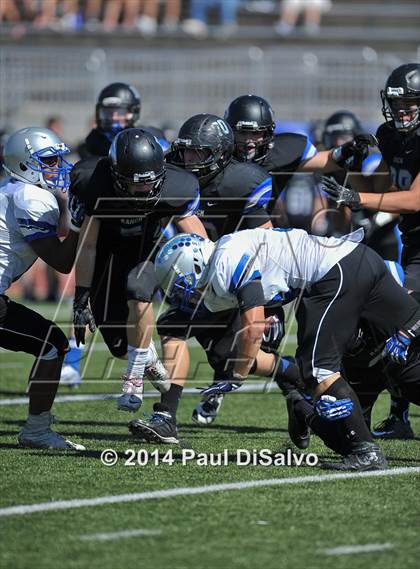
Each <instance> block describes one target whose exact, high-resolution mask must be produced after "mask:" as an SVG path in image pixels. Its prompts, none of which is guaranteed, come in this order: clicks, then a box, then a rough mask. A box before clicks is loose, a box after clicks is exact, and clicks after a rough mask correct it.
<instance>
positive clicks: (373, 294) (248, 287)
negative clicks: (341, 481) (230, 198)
mask: <svg viewBox="0 0 420 569" xmlns="http://www.w3.org/2000/svg"><path fill="white" fill-rule="evenodd" d="M362 237H363V232H362V231H360V230H359V231H357V232H355V233H353V234H350V235H347V236H345V237H344V238H341V239H336V238H324V237H315V236H312V235H308V234H307V233H306V232H305V231H303V230H298V229H290V230H278V229H268V230H260V229H254V230H245V231H241V232H238V233H236V234H231V235H227V236H225V237H223V238H221V239H220V240H219V241H218V242H217V244H216V245H215V247H214V251H213V252H212V254H211V256H210V258H209V259H208V261H207V263H206V264H205V268H204V271H203V270H201V266H202V263H197V267H198V268H199V271H198V270H196V269H195V265H194V272H191V273H189V274H185V273H183V272H182V271H181V270H180V269H179V267H180V266H182V265H181V263H182V259H183V256H184V255H185V254H187V253H185V250H186V248H184V247H182V248H181V247H174V245H176V241H175V240H176V239H178V240H179V239H180V236H178V237H175V238H174V239H173V240H171V241H169V242H168V243H167V244H166V245H165V246H164V247H163V248H162V249H161V251H160V252H159V254H158V256H157V258H156V262H155V267H156V272H157V275H158V280H159V281H160V283H161V284H162V286H163V288H164V289H165V290H166V292H167V293H168V294H169V295H170V296H171V297H172V299H174V298H176V297H178V298H179V301H180V302H185V301H188V300H189V299H190V298H191V297H192V296H193V295H194V296H195V297H196V302H197V303H198V304H200V303H201V302H202V303H203V304H204V306H205V307H206V308H207V309H208V310H210V311H211V312H218V311H222V310H226V309H229V308H232V307H235V306H239V308H240V309H241V312H242V315H241V331H240V333H239V340H238V342H239V347H238V354H237V359H236V361H235V365H234V368H233V370H232V376H231V381H224V382H221V383H220V384H219V389H218V391H219V392H220V393H227V392H230V391H233V390H236V389H238V388H240V386H241V385H242V382H243V381H244V380H245V378H246V377H247V376H248V375H249V372H250V370H251V368H252V366H253V364H254V361H255V358H256V356H257V354H258V351H259V349H260V346H261V341H262V336H263V332H264V328H265V315H264V305H266V304H267V303H269V302H270V301H272V300H273V298H276V297H277V298H278V297H279V295H285V294H287V293H291V292H292V291H296V290H298V291H302V293H303V294H302V298H301V300H300V302H299V305H298V307H297V311H296V319H297V323H298V349H297V353H296V357H297V360H298V363H299V367H300V372H301V377H302V380H303V381H304V383H305V385H306V387H307V388H308V389H311V390H312V392H313V396H314V401H315V407H316V410H317V413H318V415H319V416H320V417H321V418H323V419H326V420H329V421H331V432H332V433H333V436H334V437H335V438H337V439H338V440H339V441H341V442H342V443H343V445H344V443H346V445H347V448H348V452H347V453H346V454H347V456H346V458H345V460H346V462H345V464H344V463H335V464H332V465H331V466H332V467H333V468H338V469H343V468H349V469H352V470H369V469H380V468H385V467H386V466H387V463H386V459H385V457H384V456H383V454H382V452H381V450H380V448H379V447H378V446H377V445H376V444H375V443H374V441H373V439H372V435H371V433H370V431H369V429H368V428H367V425H366V423H365V421H364V418H363V413H362V410H361V407H360V403H359V401H358V399H357V396H356V394H355V392H354V391H353V389H352V388H351V387H350V385H349V384H348V383H347V382H346V381H345V380H344V379H343V377H342V376H341V373H340V370H341V365H342V359H343V356H344V353H345V350H346V346H347V345H348V344H349V343H350V342H351V340H352V338H353V336H354V334H355V333H357V330H358V326H359V320H360V318H361V317H362V316H364V317H365V318H367V319H368V320H369V321H370V322H372V323H374V324H375V325H378V326H380V327H381V329H383V330H386V332H387V336H388V337H389V338H390V339H389V341H388V342H387V344H386V349H387V350H388V351H389V352H392V354H393V356H394V357H397V358H400V359H404V357H406V355H407V353H408V350H409V347H410V343H411V341H412V339H414V338H415V337H417V336H418V335H420V309H419V306H418V305H417V303H416V302H415V301H414V300H413V299H411V298H410V297H409V296H408V295H407V293H406V292H405V291H404V290H402V289H401V287H400V286H399V285H398V284H397V283H396V282H395V280H394V279H393V277H392V276H391V275H390V273H389V272H388V270H387V268H386V266H385V264H384V262H383V260H382V259H381V258H380V257H379V256H378V255H377V254H376V253H375V252H374V251H372V250H371V249H369V248H368V247H366V246H364V245H362V244H360V240H361V239H362ZM196 240H197V242H198V243H197V244H196V245H195V247H194V248H195V249H196V255H197V257H198V258H199V257H200V256H203V253H202V249H203V248H204V247H208V242H207V241H205V240H202V239H200V238H198V237H197V238H196ZM215 389H216V386H213V392H215Z"/></svg>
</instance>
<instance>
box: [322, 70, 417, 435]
mask: <svg viewBox="0 0 420 569" xmlns="http://www.w3.org/2000/svg"><path fill="white" fill-rule="evenodd" d="M381 99H382V113H383V115H384V118H385V122H384V123H383V124H382V125H381V126H380V127H379V129H378V131H377V134H376V136H377V139H378V146H379V150H380V151H381V154H382V157H383V160H382V165H383V166H384V167H385V168H386V169H387V171H388V173H389V175H388V176H377V177H373V176H372V177H370V178H366V177H363V178H362V177H359V176H352V187H353V188H354V189H353V190H351V189H349V188H345V187H344V186H338V185H337V184H334V182H328V180H327V181H326V191H327V192H328V193H330V195H331V196H332V198H333V199H335V200H336V201H337V203H339V204H340V205H347V206H349V207H351V208H352V209H359V208H361V207H362V208H365V209H372V210H376V211H378V210H380V211H382V212H389V213H391V214H400V215H401V222H400V224H399V228H400V231H401V234H402V242H403V251H402V265H403V268H404V272H405V285H404V286H405V287H406V288H407V289H408V290H409V291H415V292H418V291H419V290H420V240H419V235H420V175H419V164H420V64H418V63H408V64H404V65H401V66H399V67H397V69H394V71H393V72H392V73H391V75H390V76H389V77H388V80H387V82H386V85H385V89H384V90H383V91H381ZM380 168H381V166H380ZM374 180H375V181H374ZM378 186H379V187H378ZM356 190H357V191H356ZM374 191H375V192H378V191H380V193H373V192H374ZM404 432H406V434H407V435H410V429H409V425H408V402H407V401H404V400H401V399H394V400H392V401H391V410H390V415H389V417H388V418H387V419H386V420H385V421H384V422H383V423H382V424H381V425H380V426H378V428H376V429H375V433H376V434H377V436H380V437H385V438H395V437H397V438H399V437H400V436H404Z"/></svg>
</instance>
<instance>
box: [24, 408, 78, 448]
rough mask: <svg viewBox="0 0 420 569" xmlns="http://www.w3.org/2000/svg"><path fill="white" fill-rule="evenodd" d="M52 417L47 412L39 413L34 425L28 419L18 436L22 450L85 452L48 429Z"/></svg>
mask: <svg viewBox="0 0 420 569" xmlns="http://www.w3.org/2000/svg"><path fill="white" fill-rule="evenodd" d="M52 422H53V416H52V415H51V413H49V412H45V413H41V415H39V416H38V417H37V418H36V424H34V423H33V422H32V424H31V420H30V419H28V421H27V422H26V423H25V425H24V426H23V428H22V430H21V431H20V433H19V435H18V443H19V445H20V446H22V447H24V448H38V449H58V450H79V451H81V450H86V447H85V446H83V445H81V444H78V443H74V442H72V441H69V440H67V439H65V438H64V437H62V436H61V435H59V434H58V433H56V432H55V431H53V430H51V429H50V425H51V423H52Z"/></svg>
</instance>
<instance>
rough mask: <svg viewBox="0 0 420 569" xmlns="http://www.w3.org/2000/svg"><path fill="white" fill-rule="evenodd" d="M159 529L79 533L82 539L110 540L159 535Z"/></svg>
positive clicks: (160, 532)
mask: <svg viewBox="0 0 420 569" xmlns="http://www.w3.org/2000/svg"><path fill="white" fill-rule="evenodd" d="M161 534H162V530H160V529H128V530H125V531H114V532H111V533H91V534H88V535H79V536H78V538H79V539H81V540H82V541H110V540H112V539H126V538H127V537H140V536H144V537H145V536H150V535H161Z"/></svg>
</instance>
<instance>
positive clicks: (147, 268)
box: [127, 261, 158, 303]
mask: <svg viewBox="0 0 420 569" xmlns="http://www.w3.org/2000/svg"><path fill="white" fill-rule="evenodd" d="M157 289H158V282H157V278H156V273H155V268H154V266H153V263H152V262H151V261H144V262H142V263H139V264H138V265H136V266H135V267H134V269H131V271H130V272H129V273H128V277H127V300H138V301H140V302H148V303H150V302H152V299H153V295H154V294H155V292H156V291H157Z"/></svg>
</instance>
